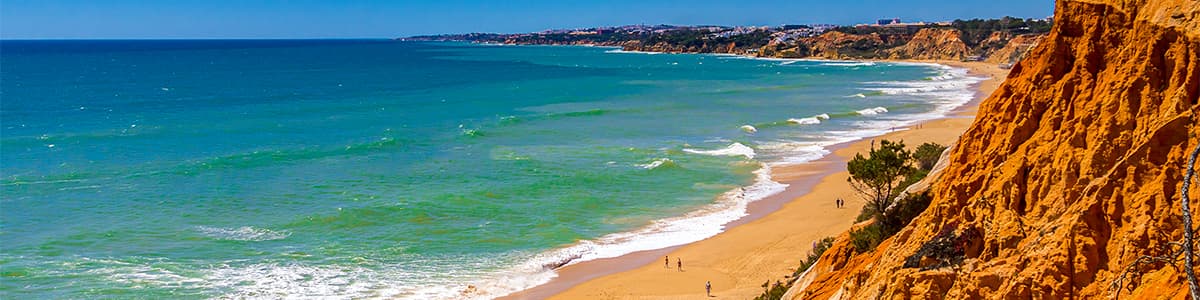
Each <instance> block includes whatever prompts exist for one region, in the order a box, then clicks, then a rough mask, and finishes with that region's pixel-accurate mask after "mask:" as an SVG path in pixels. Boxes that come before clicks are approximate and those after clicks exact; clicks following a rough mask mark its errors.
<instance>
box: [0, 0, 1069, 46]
mask: <svg viewBox="0 0 1200 300" xmlns="http://www.w3.org/2000/svg"><path fill="white" fill-rule="evenodd" d="M1053 11H1054V2H1053V0H908V1H903V0H865V1H853V0H820V1H811V0H790V1H765V0H750V1H746V0H723V1H710V0H692V1H674V0H672V1H652V0H644V1H631V0H609V1H571V0H557V1H554V0H509V1H482V0H439V1H380V0H357V1H355V0H343V1H333V0H290V1H289V0H242V1H230V0H161V1H154V0H143V1H136V0H0V38H3V39H150V38H393V37H404V36H412V35H422V34H441V33H467V32H496V33H516V32H533V31H541V30H546V29H557V28H588V27H597V26H614V25H627V24H672V25H731V26H738V25H753V26H761V25H782V24H840V25H852V24H859V23H869V22H873V21H874V20H875V19H880V18H900V19H901V20H903V21H905V22H908V21H943V20H954V19H970V18H998V17H1002V16H1014V17H1022V18H1044V17H1047V16H1050V15H1052V14H1053Z"/></svg>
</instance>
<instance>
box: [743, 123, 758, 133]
mask: <svg viewBox="0 0 1200 300" xmlns="http://www.w3.org/2000/svg"><path fill="white" fill-rule="evenodd" d="M738 128H739V129H741V130H742V131H745V132H746V133H755V132H758V128H754V126H750V125H742V127H738Z"/></svg>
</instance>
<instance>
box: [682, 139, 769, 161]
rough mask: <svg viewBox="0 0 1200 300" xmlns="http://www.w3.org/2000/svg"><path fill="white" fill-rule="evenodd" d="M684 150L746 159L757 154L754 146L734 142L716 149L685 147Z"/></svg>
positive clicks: (752, 157)
mask: <svg viewBox="0 0 1200 300" xmlns="http://www.w3.org/2000/svg"><path fill="white" fill-rule="evenodd" d="M683 151H684V152H688V153H695V154H704V155H712V156H745V157H746V159H754V155H755V153H754V149H753V148H750V147H749V146H746V145H743V144H742V143H733V144H729V146H727V147H725V148H721V149H714V150H698V149H690V148H685V149H683Z"/></svg>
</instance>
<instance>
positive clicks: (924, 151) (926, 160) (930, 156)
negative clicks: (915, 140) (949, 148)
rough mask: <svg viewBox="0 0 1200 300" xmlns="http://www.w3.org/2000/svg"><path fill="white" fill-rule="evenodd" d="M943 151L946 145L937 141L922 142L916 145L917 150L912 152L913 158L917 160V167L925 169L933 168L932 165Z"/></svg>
mask: <svg viewBox="0 0 1200 300" xmlns="http://www.w3.org/2000/svg"><path fill="white" fill-rule="evenodd" d="M943 151H946V146H942V145H939V144H937V143H924V144H921V145H920V146H917V151H914V152H913V158H914V159H916V160H917V168H920V169H921V170H925V171H929V170H933V165H935V164H937V162H938V159H939V158H941V157H942V152H943Z"/></svg>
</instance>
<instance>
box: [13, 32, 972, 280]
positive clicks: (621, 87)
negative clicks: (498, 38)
mask: <svg viewBox="0 0 1200 300" xmlns="http://www.w3.org/2000/svg"><path fill="white" fill-rule="evenodd" d="M0 48H2V49H0V66H2V69H0V97H2V98H0V99H2V101H0V123H2V136H0V165H2V173H0V175H2V176H0V192H2V193H3V194H2V196H3V197H2V199H0V249H2V251H0V273H2V277H0V279H2V282H0V283H2V284H0V298H97V297H138V298H160V297H170V298H213V297H249V298H258V297H265V298H272V297H281V296H285V295H286V296H332V297H380V296H401V297H415V298H426V297H434V298H439V297H458V295H460V294H459V293H460V292H462V289H463V288H464V287H466V286H468V285H474V286H477V287H482V288H484V290H487V291H489V292H492V293H493V294H485V293H475V294H467V296H475V297H492V296H498V295H502V294H505V293H507V292H511V291H515V290H519V289H523V288H528V287H531V286H533V285H536V284H539V283H541V282H544V281H546V280H548V279H549V278H550V277H552V276H553V273H552V272H551V271H549V268H550V267H553V266H556V265H559V264H563V263H568V262H571V261H580V260H587V259H594V258H600V257H612V256H617V255H620V254H623V253H628V252H630V251H636V250H645V249H653V248H659V247H665V246H671V245H676V244H681V243H686V242H691V241H695V240H699V239H702V238H705V237H708V236H711V235H713V234H716V233H717V232H720V230H721V229H722V228H721V225H722V224H724V223H725V222H728V221H730V220H733V219H736V218H738V217H740V216H741V215H743V214H744V206H745V203H746V202H749V201H753V200H756V199H758V198H761V197H763V196H765V195H767V194H770V193H773V192H777V191H779V190H780V189H781V188H782V187H783V185H782V184H779V183H775V182H773V181H770V179H769V172H768V169H769V166H770V165H772V164H782V163H799V162H803V161H807V160H812V159H815V158H818V157H820V156H821V155H824V154H826V153H827V152H826V151H825V150H824V147H826V146H829V145H832V144H834V143H837V142H842V141H848V140H853V139H857V138H861V137H866V136H872V135H877V134H880V133H882V132H883V131H885V130H887V129H889V128H890V127H894V126H903V125H905V124H911V123H912V122H914V121H917V120H922V119H928V118H932V117H937V116H940V115H941V114H943V113H945V112H946V111H948V109H950V108H952V107H954V106H955V105H959V104H961V103H963V102H965V101H966V100H968V99H970V96H971V94H970V92H969V91H967V85H969V84H970V83H971V82H973V81H972V80H974V79H971V78H969V77H966V76H965V73H963V72H962V71H961V70H954V69H949V68H945V67H940V66H934V65H919V64H885V63H853V62H827V61H794V60H793V61H784V60H753V59H743V58H738V57H728V56H713V55H673V54H660V55H651V54H639V53H621V52H619V51H614V50H613V49H608V48H592V47H535V46H522V47H511V46H480V45H468V44H455V43H405V42H392V41H383V40H337V41H317V40H309V41H3V42H0ZM821 114H826V115H827V116H826V115H821ZM818 115H821V116H819V117H816V116H818ZM789 119H791V122H789Z"/></svg>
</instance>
